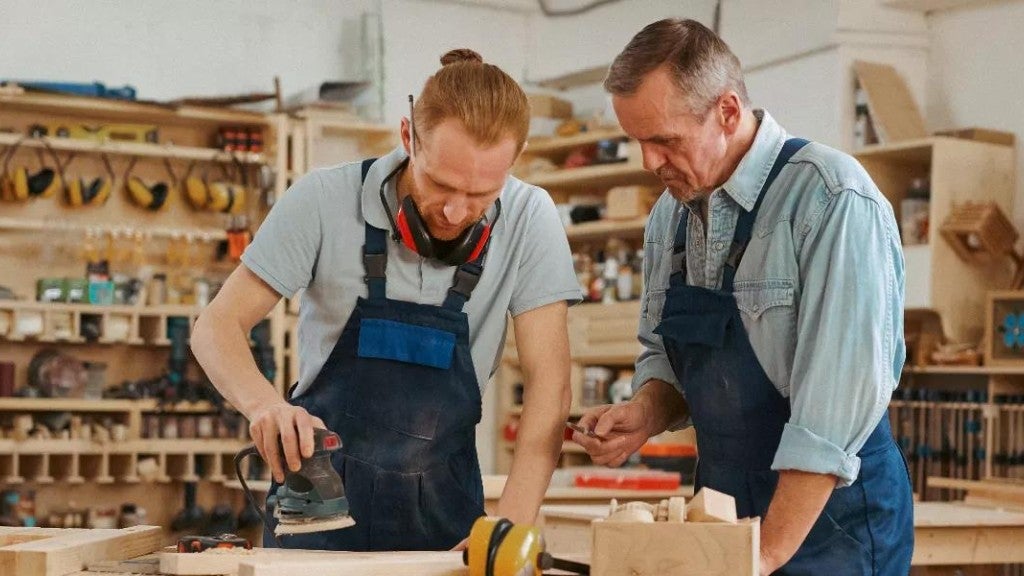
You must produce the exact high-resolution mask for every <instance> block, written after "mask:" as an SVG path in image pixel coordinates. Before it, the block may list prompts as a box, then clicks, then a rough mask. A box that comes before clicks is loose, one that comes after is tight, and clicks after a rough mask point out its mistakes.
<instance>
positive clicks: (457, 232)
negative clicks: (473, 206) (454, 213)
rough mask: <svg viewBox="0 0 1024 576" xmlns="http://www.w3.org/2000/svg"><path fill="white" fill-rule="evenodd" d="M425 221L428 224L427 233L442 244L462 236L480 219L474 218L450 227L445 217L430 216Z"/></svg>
mask: <svg viewBox="0 0 1024 576" xmlns="http://www.w3.org/2000/svg"><path fill="white" fill-rule="evenodd" d="M425 219H426V223H427V231H428V232H430V236H431V237H432V238H434V239H435V240H438V241H440V242H450V241H452V240H455V239H456V238H458V237H459V236H461V235H462V233H463V232H465V231H466V229H467V228H469V227H470V226H472V225H473V224H474V223H475V222H476V221H477V220H478V219H479V218H472V219H469V220H466V221H465V222H462V223H460V224H458V225H455V226H450V225H449V224H448V223H447V221H446V219H445V217H444V215H437V216H435V215H429V216H426V217H425Z"/></svg>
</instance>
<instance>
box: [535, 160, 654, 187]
mask: <svg viewBox="0 0 1024 576" xmlns="http://www.w3.org/2000/svg"><path fill="white" fill-rule="evenodd" d="M526 181H527V182H528V183H530V184H533V185H534V186H540V187H541V188H612V187H614V186H620V185H624V184H652V185H656V184H658V183H659V182H660V180H658V177H657V176H655V175H654V174H652V173H650V172H648V171H647V170H644V167H643V166H642V165H641V164H638V163H632V162H621V163H618V164H602V165H598V166H584V167H582V168H567V169H562V170H555V171H552V172H544V173H541V174H535V175H533V176H530V177H529V178H527V179H526Z"/></svg>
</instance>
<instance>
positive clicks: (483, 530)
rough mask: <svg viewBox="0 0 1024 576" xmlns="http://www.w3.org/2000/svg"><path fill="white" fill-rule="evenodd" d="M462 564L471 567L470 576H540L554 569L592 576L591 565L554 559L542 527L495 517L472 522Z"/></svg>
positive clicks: (486, 517) (485, 517)
mask: <svg viewBox="0 0 1024 576" xmlns="http://www.w3.org/2000/svg"><path fill="white" fill-rule="evenodd" d="M462 562H463V564H465V565H466V566H467V567H468V568H469V576H540V575H541V574H543V571H544V570H549V569H552V568H553V569H555V570H563V571H565V572H571V573H573V574H590V566H589V565H588V564H581V563H579V562H571V561H569V560H562V559H559V558H555V557H553V556H551V554H549V553H548V552H547V551H546V550H545V549H544V537H543V536H541V531H540V529H539V528H537V527H535V526H527V525H522V524H520V525H515V524H513V523H512V522H511V521H510V520H508V519H506V518H495V517H493V516H484V517H481V518H479V519H477V521H476V522H474V523H473V528H472V529H471V530H470V532H469V543H468V544H467V545H466V549H465V550H463V552H462Z"/></svg>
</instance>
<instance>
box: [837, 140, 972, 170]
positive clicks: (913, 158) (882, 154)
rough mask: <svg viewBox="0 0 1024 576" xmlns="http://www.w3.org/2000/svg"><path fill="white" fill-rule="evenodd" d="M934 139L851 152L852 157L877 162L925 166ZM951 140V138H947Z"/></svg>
mask: <svg viewBox="0 0 1024 576" xmlns="http://www.w3.org/2000/svg"><path fill="white" fill-rule="evenodd" d="M939 138H942V137H938V136H937V137H935V138H922V139H919V140H906V141H903V142H896V143H894V144H873V145H871V146H865V147H864V148H861V149H859V150H855V151H854V152H853V155H854V157H856V158H858V159H861V158H870V159H878V160H889V161H893V162H900V163H905V164H922V165H927V164H928V163H930V162H931V157H932V146H933V145H934V143H935V140H936V139H939ZM948 139H949V140H952V138H948Z"/></svg>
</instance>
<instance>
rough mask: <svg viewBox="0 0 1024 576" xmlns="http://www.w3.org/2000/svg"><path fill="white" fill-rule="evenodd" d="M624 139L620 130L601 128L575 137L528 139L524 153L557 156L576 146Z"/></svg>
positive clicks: (624, 134)
mask: <svg viewBox="0 0 1024 576" xmlns="http://www.w3.org/2000/svg"><path fill="white" fill-rule="evenodd" d="M625 137H626V133H625V132H623V131H622V129H621V128H602V129H598V130H589V131H587V132H581V133H579V134H576V135H575V136H566V137H558V136H552V137H544V138H532V139H530V143H529V144H528V145H527V146H526V150H525V153H526V154H530V155H533V156H544V155H547V154H558V153H564V152H569V151H570V150H572V149H573V148H576V147H578V146H585V145H587V144H596V143H598V142H600V141H601V140H611V139H614V138H625Z"/></svg>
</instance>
